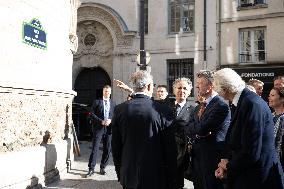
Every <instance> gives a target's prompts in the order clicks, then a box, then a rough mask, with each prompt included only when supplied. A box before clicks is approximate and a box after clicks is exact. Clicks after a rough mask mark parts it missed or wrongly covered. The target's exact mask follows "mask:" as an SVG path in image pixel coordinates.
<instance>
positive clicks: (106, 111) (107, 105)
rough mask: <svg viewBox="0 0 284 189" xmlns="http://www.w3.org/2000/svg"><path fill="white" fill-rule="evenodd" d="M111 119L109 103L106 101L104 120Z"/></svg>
mask: <svg viewBox="0 0 284 189" xmlns="http://www.w3.org/2000/svg"><path fill="white" fill-rule="evenodd" d="M108 117H109V102H108V100H104V119H108Z"/></svg>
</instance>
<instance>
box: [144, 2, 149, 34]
mask: <svg viewBox="0 0 284 189" xmlns="http://www.w3.org/2000/svg"><path fill="white" fill-rule="evenodd" d="M144 21H145V22H144V27H145V30H144V32H145V34H148V0H144Z"/></svg>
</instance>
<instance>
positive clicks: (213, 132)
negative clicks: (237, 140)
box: [187, 70, 230, 189]
mask: <svg viewBox="0 0 284 189" xmlns="http://www.w3.org/2000/svg"><path fill="white" fill-rule="evenodd" d="M196 80H197V81H196V88H197V91H198V94H199V95H200V96H202V97H204V98H205V99H206V100H205V103H204V104H202V105H200V106H198V111H195V112H196V115H194V114H192V116H191V119H190V121H189V127H188V128H187V129H188V130H189V133H188V134H189V135H191V136H193V135H194V136H193V137H194V138H195V142H194V144H193V149H192V151H193V152H192V161H193V165H192V166H193V177H194V178H193V184H194V188H195V189H222V188H223V184H222V182H221V181H220V180H218V179H217V178H216V177H215V174H214V172H215V170H216V168H217V165H218V162H219V161H220V157H221V152H222V151H223V148H224V141H225V136H226V133H227V129H228V126H229V124H230V110H229V106H228V104H227V103H225V101H224V100H223V99H222V98H221V97H220V96H219V95H218V94H217V93H216V92H215V91H214V90H213V84H212V81H213V72H211V71H206V70H203V71H200V72H199V73H197V79H196Z"/></svg>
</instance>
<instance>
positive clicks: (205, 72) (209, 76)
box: [196, 70, 214, 84]
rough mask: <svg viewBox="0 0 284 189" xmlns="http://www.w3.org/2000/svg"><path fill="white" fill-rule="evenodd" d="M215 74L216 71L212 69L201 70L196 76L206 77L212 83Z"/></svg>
mask: <svg viewBox="0 0 284 189" xmlns="http://www.w3.org/2000/svg"><path fill="white" fill-rule="evenodd" d="M213 75H214V72H213V71H210V70H200V71H199V72H197V74H196V76H197V77H198V78H202V77H203V78H205V79H206V80H207V81H208V82H209V83H210V84H212V83H213Z"/></svg>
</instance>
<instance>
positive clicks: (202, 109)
mask: <svg viewBox="0 0 284 189" xmlns="http://www.w3.org/2000/svg"><path fill="white" fill-rule="evenodd" d="M205 107H206V103H204V102H202V103H200V108H199V111H198V114H197V115H198V118H199V119H200V118H201V117H202V115H203V113H204V111H205Z"/></svg>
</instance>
